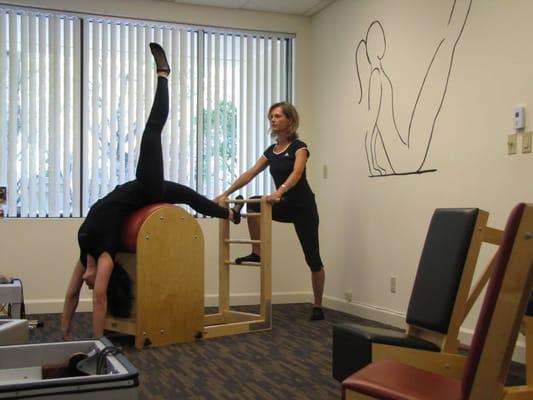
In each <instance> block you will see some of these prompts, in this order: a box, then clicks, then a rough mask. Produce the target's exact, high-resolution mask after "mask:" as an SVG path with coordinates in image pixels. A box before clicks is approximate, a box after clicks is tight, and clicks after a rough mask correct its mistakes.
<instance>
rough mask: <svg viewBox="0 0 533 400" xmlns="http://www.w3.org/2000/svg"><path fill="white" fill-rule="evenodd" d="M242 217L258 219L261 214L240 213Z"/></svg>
mask: <svg viewBox="0 0 533 400" xmlns="http://www.w3.org/2000/svg"><path fill="white" fill-rule="evenodd" d="M241 215H242V216H243V217H260V216H261V213H258V212H250V213H241Z"/></svg>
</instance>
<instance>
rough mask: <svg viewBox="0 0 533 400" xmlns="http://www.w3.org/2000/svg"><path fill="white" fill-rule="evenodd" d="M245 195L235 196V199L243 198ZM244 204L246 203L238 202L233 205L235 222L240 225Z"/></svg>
mask: <svg viewBox="0 0 533 400" xmlns="http://www.w3.org/2000/svg"><path fill="white" fill-rule="evenodd" d="M242 199H243V197H242V196H241V195H238V196H237V197H235V200H242ZM243 206H244V203H237V204H235V205H234V206H233V208H232V209H231V211H233V223H234V224H235V225H238V224H240V223H241V209H242V207H243Z"/></svg>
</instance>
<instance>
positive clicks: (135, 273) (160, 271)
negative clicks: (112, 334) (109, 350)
mask: <svg viewBox="0 0 533 400" xmlns="http://www.w3.org/2000/svg"><path fill="white" fill-rule="evenodd" d="M115 260H116V261H117V262H119V263H121V264H122V265H123V266H124V268H125V269H126V271H127V272H128V273H129V275H130V277H131V279H132V281H133V287H134V305H133V310H132V316H131V318H128V319H124V318H114V317H111V316H108V317H107V318H106V323H105V329H107V330H111V331H117V332H121V333H126V334H129V335H133V336H135V347H136V348H138V349H139V348H142V347H145V346H148V345H152V346H163V345H167V344H172V343H183V342H190V341H193V340H195V338H196V337H198V336H201V332H202V328H203V314H204V238H203V233H202V230H201V228H200V225H199V224H198V222H197V221H196V219H195V218H194V217H193V216H191V215H190V214H189V213H188V212H186V211H185V210H184V209H182V208H181V207H177V206H173V205H164V206H162V207H161V208H159V209H157V210H155V211H153V212H152V213H151V214H150V215H149V216H148V217H147V218H146V219H145V220H144V222H143V223H142V225H141V228H140V230H139V233H138V235H137V252H136V253H118V254H117V255H116V257H115ZM184 282H186V283H185V284H184Z"/></svg>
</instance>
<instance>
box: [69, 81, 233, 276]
mask: <svg viewBox="0 0 533 400" xmlns="http://www.w3.org/2000/svg"><path fill="white" fill-rule="evenodd" d="M167 117H168V81H167V79H165V78H163V77H159V78H158V80H157V89H156V93H155V99H154V103H153V106H152V110H151V112H150V115H149V117H148V121H147V122H146V127H145V129H144V132H143V136H142V140H141V146H140V150H139V152H140V154H139V162H138V164H137V170H136V178H137V179H135V180H133V181H130V182H127V183H125V184H123V185H119V186H117V188H115V189H114V190H113V191H112V192H111V193H109V194H108V195H107V196H105V197H104V198H103V199H101V200H99V201H98V202H96V203H95V204H93V206H92V207H91V209H90V210H89V213H88V215H87V218H85V221H84V222H83V224H82V225H81V227H80V229H79V231H78V243H79V245H80V250H81V254H80V260H81V262H82V264H83V265H85V266H86V265H87V255H88V254H90V255H91V256H93V257H94V259H95V260H98V257H100V255H101V254H102V253H103V252H108V253H109V254H110V255H111V257H114V255H115V253H116V252H117V251H118V250H119V249H120V247H121V232H122V226H123V225H124V222H125V220H126V219H127V218H128V216H129V215H131V213H132V212H134V211H135V210H138V209H140V208H142V207H144V206H146V205H148V204H153V203H159V202H164V203H172V204H176V203H180V204H187V205H189V206H191V207H192V208H193V209H194V210H196V211H198V212H199V213H202V214H204V215H209V216H212V217H217V218H224V219H225V218H228V216H229V210H228V209H227V208H224V207H220V206H219V205H218V204H216V203H214V202H212V201H211V200H209V199H207V198H206V197H204V196H202V195H201V194H199V193H197V192H195V191H194V190H192V189H191V188H189V187H187V186H183V185H180V184H178V183H175V182H169V181H165V180H164V179H163V177H164V174H163V152H162V146H161V132H162V131H163V127H164V126H165V122H166V120H167Z"/></svg>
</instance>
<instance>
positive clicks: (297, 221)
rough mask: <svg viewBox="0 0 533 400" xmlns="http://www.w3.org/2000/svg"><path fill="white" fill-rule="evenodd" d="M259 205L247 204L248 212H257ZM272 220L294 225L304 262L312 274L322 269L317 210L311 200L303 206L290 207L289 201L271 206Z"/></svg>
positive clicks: (257, 197)
mask: <svg viewBox="0 0 533 400" xmlns="http://www.w3.org/2000/svg"><path fill="white" fill-rule="evenodd" d="M251 198H252V199H259V198H261V196H253V197H251ZM259 207H260V205H259V203H248V204H247V210H248V211H249V212H259ZM272 219H273V220H274V221H278V222H290V223H292V224H294V229H295V230H296V235H297V236H298V240H299V241H300V245H301V246H302V250H303V252H304V256H305V262H306V263H307V265H308V266H309V268H310V269H311V271H312V272H318V271H320V270H321V269H322V267H323V266H324V264H322V259H321V258H320V246H319V244H318V224H319V218H318V210H317V207H316V203H315V201H314V199H313V201H312V202H310V204H308V205H305V206H299V205H292V204H291V203H290V202H289V201H281V202H279V203H275V204H273V205H272Z"/></svg>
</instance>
